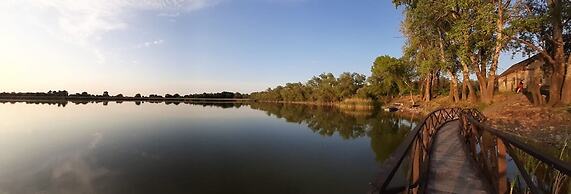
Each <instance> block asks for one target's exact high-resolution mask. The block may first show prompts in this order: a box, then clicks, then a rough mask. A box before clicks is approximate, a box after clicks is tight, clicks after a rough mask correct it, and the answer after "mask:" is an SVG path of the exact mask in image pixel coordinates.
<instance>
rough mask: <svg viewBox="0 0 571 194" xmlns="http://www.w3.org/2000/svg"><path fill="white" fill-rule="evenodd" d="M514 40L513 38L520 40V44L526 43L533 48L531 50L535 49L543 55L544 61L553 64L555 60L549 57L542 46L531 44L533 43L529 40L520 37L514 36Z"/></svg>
mask: <svg viewBox="0 0 571 194" xmlns="http://www.w3.org/2000/svg"><path fill="white" fill-rule="evenodd" d="M514 40H515V41H518V42H520V43H522V44H524V45H526V46H528V47H529V48H531V49H533V50H535V51H536V52H537V53H539V54H540V55H541V56H542V57H543V59H545V60H546V62H548V63H549V64H555V60H554V59H553V57H551V56H550V55H549V53H547V51H546V50H545V49H542V48H540V47H538V46H537V45H535V44H533V43H531V42H529V41H526V40H523V39H520V38H514Z"/></svg>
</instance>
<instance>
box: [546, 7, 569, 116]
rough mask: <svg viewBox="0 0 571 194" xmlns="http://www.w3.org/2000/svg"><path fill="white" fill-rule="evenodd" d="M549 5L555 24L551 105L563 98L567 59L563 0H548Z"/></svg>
mask: <svg viewBox="0 0 571 194" xmlns="http://www.w3.org/2000/svg"><path fill="white" fill-rule="evenodd" d="M547 6H548V7H549V8H550V10H551V12H552V13H553V16H552V17H551V24H552V25H553V41H554V42H555V44H554V47H555V48H554V50H553V51H554V53H553V54H554V55H553V62H554V63H553V64H551V65H552V66H553V74H552V75H551V85H550V86H549V102H548V104H549V105H550V106H555V105H557V104H559V102H560V100H561V89H562V87H563V81H564V79H565V61H564V50H563V24H562V20H561V11H562V10H561V1H559V0H548V1H547Z"/></svg>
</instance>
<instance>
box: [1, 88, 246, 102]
mask: <svg viewBox="0 0 571 194" xmlns="http://www.w3.org/2000/svg"><path fill="white" fill-rule="evenodd" d="M191 98H193V99H194V98H200V99H245V98H248V95H247V94H241V93H238V92H236V93H234V92H226V91H224V92H219V93H202V94H188V95H180V94H165V95H164V96H162V95H158V94H150V95H148V96H143V95H141V94H136V95H135V96H132V97H129V96H124V95H123V94H116V95H109V92H103V94H101V95H95V94H89V93H87V92H82V93H75V94H69V93H68V92H67V91H65V90H60V91H49V92H47V93H46V92H10V93H8V92H2V93H0V99H61V100H64V99H67V100H74V99H79V100H81V99H95V100H148V99H155V100H157V99H158V100H160V99H191Z"/></svg>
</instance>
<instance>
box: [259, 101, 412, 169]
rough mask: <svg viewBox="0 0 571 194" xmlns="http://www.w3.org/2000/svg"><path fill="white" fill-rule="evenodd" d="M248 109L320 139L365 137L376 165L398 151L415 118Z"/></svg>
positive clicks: (306, 108) (303, 108) (262, 106)
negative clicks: (294, 125) (297, 126)
mask: <svg viewBox="0 0 571 194" xmlns="http://www.w3.org/2000/svg"><path fill="white" fill-rule="evenodd" d="M251 107H252V108H253V109H258V110H263V111H266V112H267V114H268V115H269V116H272V115H273V116H276V117H277V118H283V119H285V120H286V121H287V122H293V123H298V124H305V125H307V126H308V127H309V128H310V129H311V130H313V132H315V133H317V134H320V135H322V136H332V135H335V134H339V136H341V137H342V138H343V139H354V138H359V137H365V136H367V137H369V138H370V139H371V149H372V150H373V151H374V152H375V155H376V159H377V161H378V162H382V161H384V160H385V159H386V158H387V157H388V156H389V155H390V154H391V153H392V151H393V150H395V149H396V148H397V147H398V145H399V144H400V142H402V141H403V140H404V138H405V137H406V134H408V132H409V131H410V130H412V129H413V128H414V126H415V120H416V118H415V117H414V116H410V117H406V116H400V115H396V114H392V113H387V112H384V111H379V110H372V111H366V110H365V111H352V110H343V109H339V108H336V107H331V106H311V105H300V104H270V103H252V104H251Z"/></svg>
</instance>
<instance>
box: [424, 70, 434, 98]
mask: <svg viewBox="0 0 571 194" xmlns="http://www.w3.org/2000/svg"><path fill="white" fill-rule="evenodd" d="M432 77H433V73H429V74H428V75H427V76H426V80H425V82H424V101H426V102H428V101H430V100H432Z"/></svg>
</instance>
